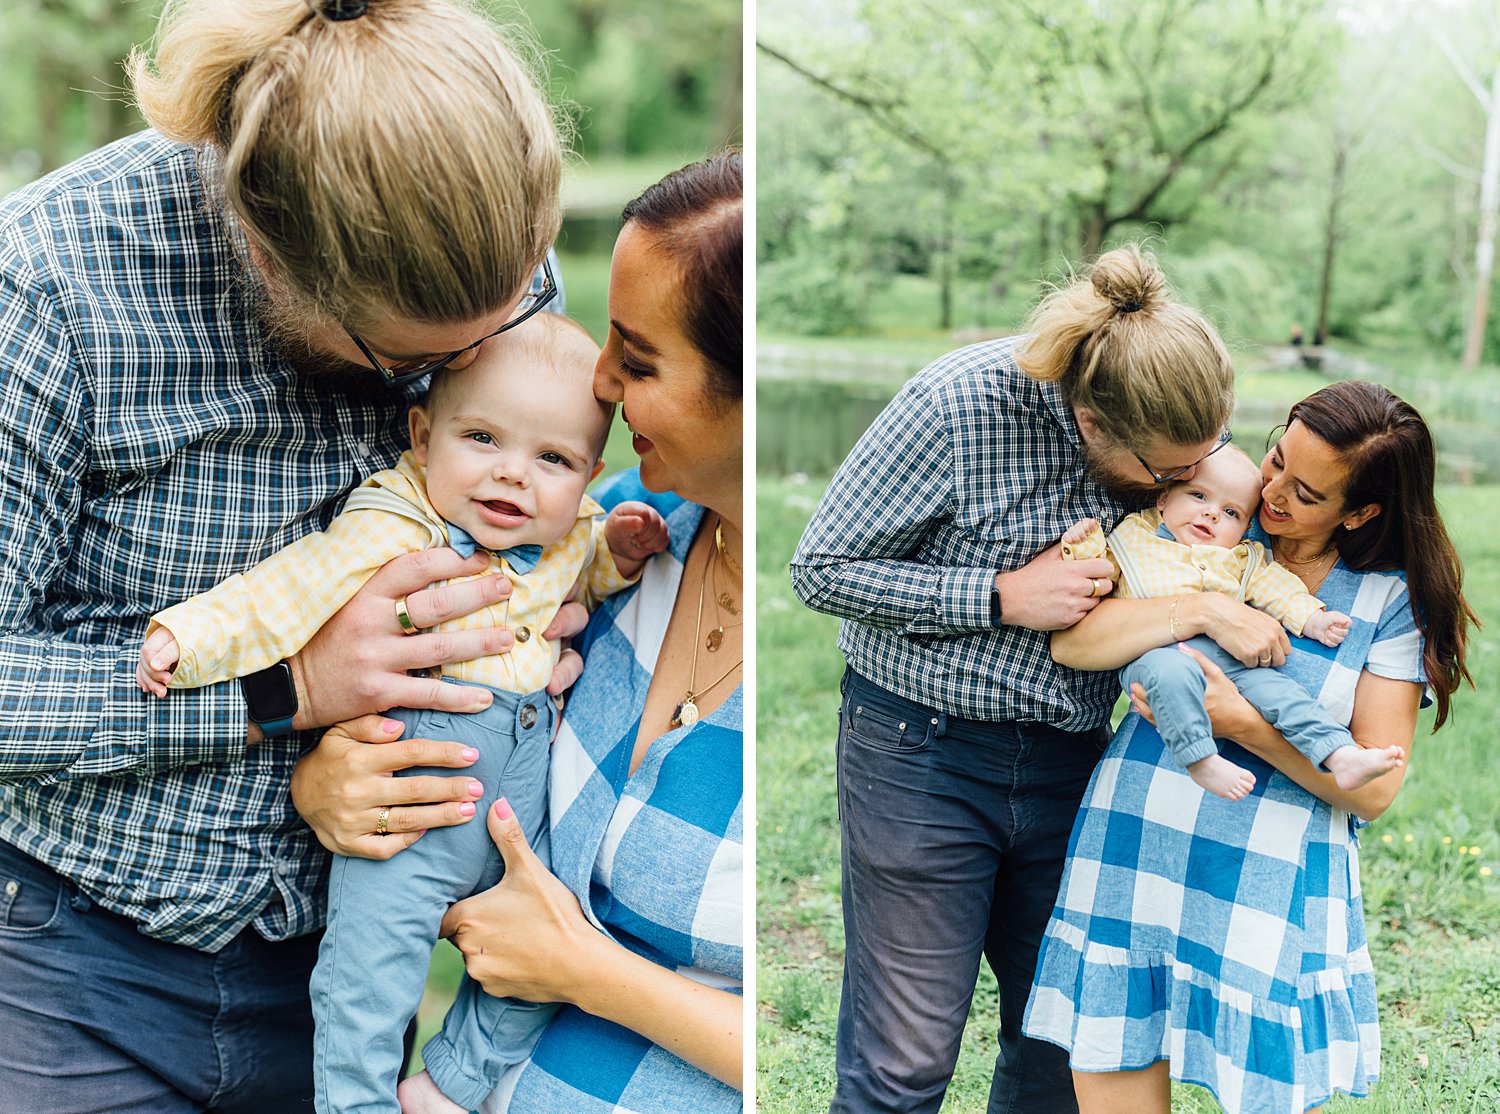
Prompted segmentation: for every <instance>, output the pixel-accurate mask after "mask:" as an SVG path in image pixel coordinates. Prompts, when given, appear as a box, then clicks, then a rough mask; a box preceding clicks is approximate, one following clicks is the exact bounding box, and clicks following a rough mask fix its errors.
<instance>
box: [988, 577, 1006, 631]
mask: <svg viewBox="0 0 1500 1114" xmlns="http://www.w3.org/2000/svg"><path fill="white" fill-rule="evenodd" d="M1004 625H1005V624H1004V623H1003V622H1002V621H1001V619H1000V589H999V587H997V586H992V587H991V588H990V626H992V627H1003V626H1004Z"/></svg>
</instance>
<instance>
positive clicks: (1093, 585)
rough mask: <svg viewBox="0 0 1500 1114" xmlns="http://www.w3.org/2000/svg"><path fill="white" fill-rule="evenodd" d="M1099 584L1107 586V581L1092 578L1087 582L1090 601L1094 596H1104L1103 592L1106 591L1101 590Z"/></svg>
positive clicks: (1100, 578)
mask: <svg viewBox="0 0 1500 1114" xmlns="http://www.w3.org/2000/svg"><path fill="white" fill-rule="evenodd" d="M1101 584H1104V585H1108V584H1109V581H1107V580H1105V579H1104V578H1103V577H1102V576H1096V577H1094V578H1093V579H1092V580H1091V581H1090V582H1089V598H1090V599H1092V598H1094V597H1095V596H1102V595H1104V592H1105V591H1106V590H1107V589H1101V588H1100V587H1099V585H1101Z"/></svg>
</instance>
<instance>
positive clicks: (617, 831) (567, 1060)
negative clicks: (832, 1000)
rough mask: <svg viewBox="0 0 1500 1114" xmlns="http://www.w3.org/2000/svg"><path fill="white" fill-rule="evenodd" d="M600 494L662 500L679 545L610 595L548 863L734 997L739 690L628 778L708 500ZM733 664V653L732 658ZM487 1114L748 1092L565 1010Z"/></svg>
mask: <svg viewBox="0 0 1500 1114" xmlns="http://www.w3.org/2000/svg"><path fill="white" fill-rule="evenodd" d="M594 496H595V498H597V499H598V500H599V502H600V503H602V504H603V505H604V506H605V507H611V506H613V505H614V504H615V503H618V502H620V501H621V500H624V499H642V500H646V501H648V502H651V503H653V504H654V505H655V506H656V507H657V509H658V510H660V511H661V512H662V513H663V514H664V515H665V516H666V519H667V525H668V527H669V528H670V529H671V534H672V543H671V552H670V553H664V554H660V555H658V556H657V557H654V558H652V559H651V560H650V561H649V562H647V565H646V571H645V573H644V574H643V575H642V577H641V581H640V583H639V584H638V585H636V586H635V587H634V588H628V589H626V590H625V591H623V592H620V593H618V594H617V595H614V596H611V597H609V598H608V599H607V600H605V601H604V603H603V604H601V605H600V607H599V609H598V610H597V611H596V612H595V613H594V617H593V619H592V621H591V622H590V624H589V629H588V631H587V632H586V633H585V635H584V636H583V638H582V639H580V641H579V646H580V647H581V650H582V652H583V653H584V655H585V658H586V666H585V668H584V673H583V678H582V680H580V681H579V682H578V685H577V686H576V687H575V688H574V690H573V692H572V694H571V696H570V697H569V700H568V706H567V710H566V711H565V713H564V716H563V725H562V730H561V732H560V733H559V734H558V737H557V741H556V743H554V744H553V748H552V775H551V776H552V793H551V821H552V870H553V873H555V874H556V875H557V876H558V877H559V878H561V879H562V880H563V881H564V882H565V883H567V884H568V886H569V887H570V888H571V889H572V890H573V892H574V893H575V894H577V895H578V899H579V902H580V903H581V904H582V905H583V908H584V911H585V912H586V913H587V914H588V916H589V919H590V920H591V921H593V923H594V925H595V926H596V927H597V928H599V929H601V930H603V931H604V932H607V933H608V934H609V935H610V936H612V937H613V938H614V939H615V940H616V941H618V942H619V943H621V944H623V945H624V946H625V947H627V948H629V949H631V950H632V951H634V952H637V953H639V954H641V955H644V956H646V957H647V958H648V959H651V960H653V961H654V962H656V963H659V964H661V965H662V966H664V967H669V968H671V969H673V970H676V971H678V972H679V973H681V974H684V975H687V976H688V977H690V978H695V979H697V980H699V981H700V982H704V983H707V984H708V985H711V986H717V987H720V988H723V989H726V990H732V991H734V992H735V993H738V992H739V990H740V980H741V977H742V968H743V960H744V953H743V942H742V931H743V920H742V907H743V900H742V889H741V879H742V862H743V855H744V810H743V797H744V765H743V763H744V757H743V755H744V747H743V739H744V733H743V728H742V726H741V725H742V720H743V709H744V706H743V700H742V693H741V690H740V689H738V688H737V689H735V690H734V692H733V693H732V694H731V695H730V696H729V698H728V699H727V700H725V702H724V703H723V704H722V705H720V706H719V707H718V708H717V709H715V710H714V711H713V712H712V713H711V714H710V715H707V716H705V717H704V718H703V719H701V720H699V721H698V722H697V723H695V724H694V725H693V726H692V727H683V728H678V729H677V730H675V731H671V732H669V733H667V734H666V735H663V736H662V737H661V738H659V739H657V740H656V741H655V742H653V743H652V744H651V746H650V748H649V749H648V750H647V752H646V755H645V757H644V758H643V760H642V761H641V764H640V766H639V767H638V768H637V769H636V771H635V773H633V774H631V773H629V772H628V771H629V768H630V756H631V752H632V750H633V749H634V747H635V737H636V731H637V729H638V728H639V725H640V717H641V711H642V709H643V708H644V706H645V703H646V690H647V688H648V687H649V686H650V684H651V671H652V669H653V668H654V666H655V664H656V657H657V653H658V652H659V650H660V649H661V643H662V639H663V637H664V636H665V634H666V629H667V620H668V619H669V618H670V617H671V614H672V605H673V603H674V601H675V600H676V597H677V587H678V584H679V583H680V582H681V580H682V562H683V559H684V557H685V556H686V554H687V549H688V546H689V545H690V544H691V542H692V540H693V534H694V533H695V532H696V531H697V528H698V524H699V522H700V521H701V520H702V518H703V508H701V507H698V506H694V505H693V504H691V503H684V502H682V501H681V500H680V499H676V498H675V497H671V496H668V497H665V498H664V497H662V496H659V495H653V494H652V493H650V492H647V491H646V490H645V489H644V488H642V487H641V486H640V478H639V474H638V473H636V472H627V473H623V474H621V475H620V476H617V477H612V478H611V479H610V481H609V482H608V483H606V484H605V485H604V486H603V487H602V488H601V489H600V490H599V491H596V492H595V493H594ZM726 665H727V663H726ZM482 1109H483V1110H484V1111H485V1112H486V1114H501V1112H504V1114H555V1112H557V1111H562V1110H566V1111H568V1112H569V1114H684V1112H687V1111H691V1112H692V1114H732V1112H733V1114H739V1112H740V1111H741V1109H742V1097H741V1094H740V1092H739V1091H736V1090H734V1089H732V1088H730V1087H727V1086H725V1085H724V1084H723V1083H720V1082H719V1081H718V1080H716V1079H714V1078H712V1077H711V1076H709V1075H707V1074H705V1073H704V1072H702V1071H700V1070H698V1069H697V1068H695V1067H692V1066H691V1065H689V1064H688V1063H686V1062H685V1061H683V1060H681V1059H679V1058H678V1057H676V1056H674V1055H673V1054H672V1053H670V1052H667V1051H666V1050H665V1049H663V1048H661V1047H659V1046H658V1045H655V1044H652V1043H651V1042H650V1041H648V1040H646V1039H645V1038H644V1037H641V1036H640V1035H638V1034H636V1033H634V1032H631V1031H630V1030H628V1029H625V1028H623V1027H621V1026H619V1025H615V1024H613V1023H612V1022H608V1021H603V1020H600V1019H599V1018H597V1017H591V1016H590V1015H588V1014H586V1013H584V1012H582V1011H581V1010H579V1009H576V1008H574V1007H571V1006H565V1007H564V1008H563V1009H562V1010H560V1011H559V1012H558V1014H557V1016H556V1017H555V1018H554V1019H553V1021H552V1024H551V1025H550V1026H548V1028H547V1030H546V1032H545V1033H543V1034H542V1039H541V1041H540V1042H538V1044H537V1047H536V1050H535V1051H534V1052H533V1053H532V1057H531V1059H530V1060H528V1061H527V1062H526V1063H524V1064H521V1065H519V1066H517V1067H516V1068H513V1069H511V1070H510V1071H509V1072H508V1073H507V1074H506V1076H505V1077H504V1079H502V1081H501V1083H500V1086H499V1088H498V1089H497V1090H496V1091H495V1093H494V1094H493V1095H491V1096H490V1098H489V1099H488V1100H487V1101H486V1102H485V1104H484V1106H483V1108H482Z"/></svg>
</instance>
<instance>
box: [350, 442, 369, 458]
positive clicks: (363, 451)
mask: <svg viewBox="0 0 1500 1114" xmlns="http://www.w3.org/2000/svg"><path fill="white" fill-rule="evenodd" d="M354 448H355V450H356V451H357V452H358V453H359V455H360V456H373V455H374V454H373V453H371V451H370V446H369V445H366V444H365V443H364V442H363V441H356V442H354Z"/></svg>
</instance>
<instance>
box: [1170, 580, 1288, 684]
mask: <svg viewBox="0 0 1500 1114" xmlns="http://www.w3.org/2000/svg"><path fill="white" fill-rule="evenodd" d="M1183 604H1184V607H1185V609H1186V608H1187V607H1188V605H1191V608H1190V609H1191V611H1192V612H1193V614H1192V617H1191V620H1190V621H1191V623H1192V633H1194V634H1199V633H1201V634H1206V635H1208V637H1209V638H1212V639H1213V640H1214V641H1215V642H1217V643H1218V644H1219V645H1220V647H1222V648H1223V650H1224V652H1225V653H1227V654H1228V655H1229V656H1230V657H1232V658H1234V659H1236V660H1237V661H1238V662H1239V663H1240V664H1241V665H1244V666H1246V667H1248V668H1250V669H1255V668H1258V667H1264V666H1267V665H1269V666H1272V667H1276V666H1281V665H1285V664H1286V656H1287V654H1289V653H1291V652H1292V641H1291V639H1290V638H1288V637H1287V633H1286V628H1285V627H1283V626H1282V625H1281V624H1280V623H1279V622H1277V621H1276V620H1275V619H1273V618H1271V616H1269V615H1267V614H1266V613H1265V612H1264V611H1257V610H1256V609H1255V608H1253V607H1251V606H1250V605H1249V604H1244V603H1240V602H1239V601H1238V600H1235V599H1232V598H1231V597H1229V596H1226V595H1224V594H1223V593H1221V592H1204V593H1200V594H1199V595H1196V596H1185V597H1183Z"/></svg>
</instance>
